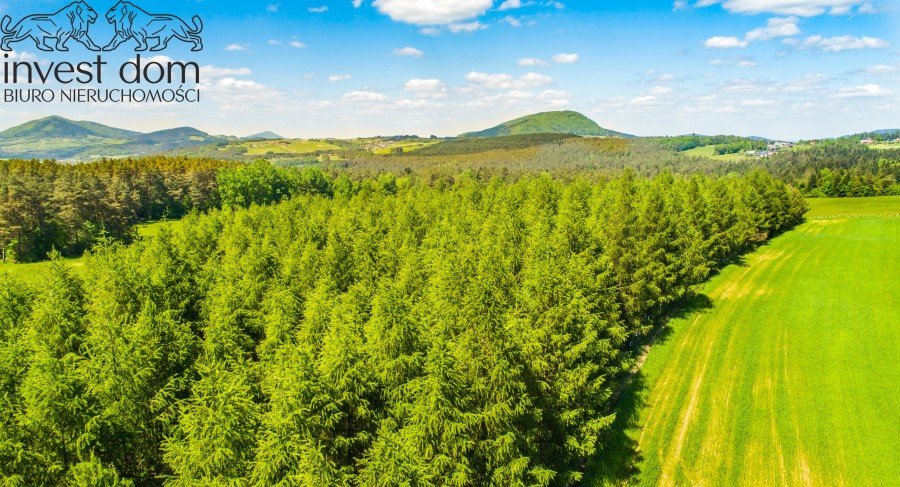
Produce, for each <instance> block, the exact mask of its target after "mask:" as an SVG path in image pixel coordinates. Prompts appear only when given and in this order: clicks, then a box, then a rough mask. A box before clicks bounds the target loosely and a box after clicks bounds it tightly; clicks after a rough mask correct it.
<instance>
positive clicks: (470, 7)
mask: <svg viewBox="0 0 900 487" xmlns="http://www.w3.org/2000/svg"><path fill="white" fill-rule="evenodd" d="M372 5H373V6H374V7H375V8H376V9H378V11H379V12H381V13H382V14H385V15H387V16H389V17H390V18H391V19H393V20H395V21H397V22H404V23H407V24H414V25H447V24H452V23H455V22H459V21H461V20H468V19H472V18H475V17H479V16H481V15H483V14H484V13H485V12H486V11H487V10H488V9H490V8H491V7H493V6H494V1H493V0H425V1H423V0H375V1H374V2H373V3H372Z"/></svg>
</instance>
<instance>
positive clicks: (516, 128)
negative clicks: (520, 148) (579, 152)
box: [460, 111, 631, 137]
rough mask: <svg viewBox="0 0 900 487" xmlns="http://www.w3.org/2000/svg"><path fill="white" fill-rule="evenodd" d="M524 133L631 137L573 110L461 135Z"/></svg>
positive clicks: (483, 135) (546, 114)
mask: <svg viewBox="0 0 900 487" xmlns="http://www.w3.org/2000/svg"><path fill="white" fill-rule="evenodd" d="M524 134H569V135H580V136H584V137H591V136H594V137H631V135H628V134H623V133H621V132H616V131H613V130H609V129H605V128H603V127H601V126H599V125H597V122H595V121H593V120H591V119H590V118H587V117H586V116H584V115H582V114H580V113H578V112H573V111H562V112H543V113H536V114H534V115H527V116H524V117H521V118H517V119H515V120H510V121H508V122H504V123H501V124H500V125H497V126H496V127H492V128H489V129H487V130H482V131H479V132H469V133H465V134H462V135H460V137H500V136H504V135H524Z"/></svg>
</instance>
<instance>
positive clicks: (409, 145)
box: [372, 140, 438, 154]
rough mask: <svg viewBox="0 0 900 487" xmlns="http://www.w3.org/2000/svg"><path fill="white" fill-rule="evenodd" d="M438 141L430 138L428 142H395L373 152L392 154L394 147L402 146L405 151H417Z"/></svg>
mask: <svg viewBox="0 0 900 487" xmlns="http://www.w3.org/2000/svg"><path fill="white" fill-rule="evenodd" d="M437 143H438V141H432V140H429V141H426V142H401V143H398V144H393V145H391V146H390V147H388V148H385V149H377V150H374V151H372V152H374V153H375V154H390V153H391V150H392V149H397V148H402V149H403V152H413V151H417V150H419V149H424V148H425V147H428V146H432V145H434V144H437Z"/></svg>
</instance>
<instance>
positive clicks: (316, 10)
mask: <svg viewBox="0 0 900 487" xmlns="http://www.w3.org/2000/svg"><path fill="white" fill-rule="evenodd" d="M307 10H309V12H310V13H313V14H321V13H324V12H327V11H328V7H327V6H325V5H322V6H321V7H309V8H308V9H307Z"/></svg>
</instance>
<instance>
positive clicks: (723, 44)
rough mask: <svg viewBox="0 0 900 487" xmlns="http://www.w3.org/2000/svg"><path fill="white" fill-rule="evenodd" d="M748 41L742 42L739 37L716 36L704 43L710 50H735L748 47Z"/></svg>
mask: <svg viewBox="0 0 900 487" xmlns="http://www.w3.org/2000/svg"><path fill="white" fill-rule="evenodd" d="M747 44H748V43H747V41H742V40H740V39H738V38H737V37H733V36H730V37H724V36H715V37H710V38H709V39H707V40H706V42H704V43H703V45H704V46H706V47H707V48H708V49H734V48H741V49H743V48H745V47H747Z"/></svg>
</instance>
